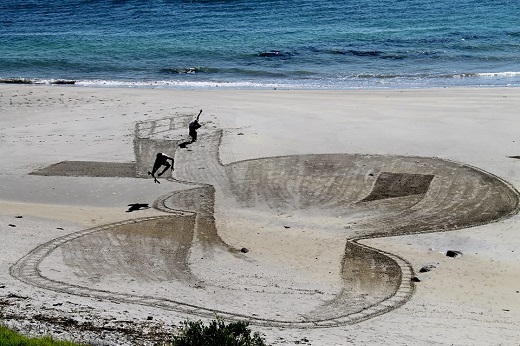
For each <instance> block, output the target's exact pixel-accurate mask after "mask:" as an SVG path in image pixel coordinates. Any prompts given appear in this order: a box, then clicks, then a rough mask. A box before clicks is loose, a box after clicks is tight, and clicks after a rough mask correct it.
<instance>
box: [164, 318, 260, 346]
mask: <svg viewBox="0 0 520 346" xmlns="http://www.w3.org/2000/svg"><path fill="white" fill-rule="evenodd" d="M170 345H171V346H191V345H198V346H213V345H220V346H265V345H266V344H265V341H264V339H263V338H262V337H261V336H260V334H259V333H257V332H255V333H251V330H250V329H249V323H248V322H245V321H237V322H231V323H229V324H226V323H225V322H224V321H223V320H222V318H220V317H218V316H217V317H216V318H215V319H214V320H212V321H211V322H210V323H209V324H208V325H204V324H203V323H202V321H201V320H198V321H184V322H183V325H182V327H181V328H180V331H179V333H178V334H177V335H176V336H174V337H173V338H172V341H171V344H170Z"/></svg>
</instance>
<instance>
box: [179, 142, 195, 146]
mask: <svg viewBox="0 0 520 346" xmlns="http://www.w3.org/2000/svg"><path fill="white" fill-rule="evenodd" d="M191 143H192V142H191V141H187V142H182V143H181V144H179V147H180V148H186V147H187V146H188V144H191Z"/></svg>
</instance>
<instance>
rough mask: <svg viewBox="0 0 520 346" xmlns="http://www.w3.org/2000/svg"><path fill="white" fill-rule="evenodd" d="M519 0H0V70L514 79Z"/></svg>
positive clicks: (319, 80)
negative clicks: (0, 0) (1, 0)
mask: <svg viewBox="0 0 520 346" xmlns="http://www.w3.org/2000/svg"><path fill="white" fill-rule="evenodd" d="M519 24H520V1H518V0H480V1H477V0H459V1H452V0H449V1H448V0H436V1H430V0H394V1H389V0H377V1H376V0H356V1H353V0H346V1H331V0H321V1H309V0H283V1H282V0H263V1H262V0H257V1H253V0H220V1H218V0H199V1H196V0H192V1H187V0H185V1H182V0H162V1H159V0H148V1H146V0H126V1H125V0H112V1H102V0H49V1H40V0H25V1H22V0H4V1H3V2H1V3H0V80H3V81H4V82H5V81H11V82H12V81H13V79H14V80H15V81H31V82H38V83H39V82H41V83H48V82H51V81H56V80H67V81H68V80H73V81H75V82H76V84H79V85H95V86H121V85H128V86H144V87H172V88H213V87H224V88H226V87H229V88H274V87H276V88H322V89H325V88H327V89H350V88H402V87H419V88H423V87H426V88H427V87H442V86H520V25H519Z"/></svg>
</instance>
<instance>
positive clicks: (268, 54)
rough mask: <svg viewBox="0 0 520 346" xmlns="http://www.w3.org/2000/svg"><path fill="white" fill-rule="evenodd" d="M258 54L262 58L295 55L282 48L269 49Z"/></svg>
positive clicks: (285, 57)
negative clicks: (283, 50)
mask: <svg viewBox="0 0 520 346" xmlns="http://www.w3.org/2000/svg"><path fill="white" fill-rule="evenodd" d="M257 55H258V56H259V57H262V58H283V59H288V58H290V57H291V56H293V54H292V53H289V52H282V51H281V50H269V51H266V52H260V53H258V54H257Z"/></svg>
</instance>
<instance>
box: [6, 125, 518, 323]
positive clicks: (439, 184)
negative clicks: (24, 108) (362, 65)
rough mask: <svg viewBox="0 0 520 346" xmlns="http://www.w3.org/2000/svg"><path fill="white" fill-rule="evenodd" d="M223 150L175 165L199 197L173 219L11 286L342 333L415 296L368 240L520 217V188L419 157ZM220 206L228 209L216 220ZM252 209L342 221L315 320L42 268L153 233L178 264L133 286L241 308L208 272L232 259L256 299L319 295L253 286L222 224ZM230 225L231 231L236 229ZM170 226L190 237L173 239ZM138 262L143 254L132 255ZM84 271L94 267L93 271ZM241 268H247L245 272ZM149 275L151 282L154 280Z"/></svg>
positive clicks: (171, 206)
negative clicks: (332, 289) (106, 284)
mask: <svg viewBox="0 0 520 346" xmlns="http://www.w3.org/2000/svg"><path fill="white" fill-rule="evenodd" d="M220 139H221V132H217V133H214V134H210V135H208V138H206V140H207V144H206V145H205V146H199V147H197V150H193V151H180V152H179V153H177V154H176V158H178V159H179V160H180V161H181V162H186V163H187V164H186V165H182V166H181V167H179V169H177V170H176V171H175V173H176V177H175V180H177V181H180V182H186V183H189V184H191V185H197V187H195V188H193V189H190V190H184V191H177V192H173V193H170V194H167V195H164V196H161V197H160V198H158V199H157V200H156V201H155V202H154V207H155V208H156V209H159V210H162V211H164V212H167V213H169V214H170V216H159V217H148V218H141V219H135V220H128V221H123V222H118V223H114V224H110V225H104V226H101V227H95V228H91V229H87V230H83V231H79V232H76V233H73V234H70V235H66V236H63V237H60V238H57V239H54V240H52V241H49V242H47V243H45V244H42V245H40V246H38V247H37V248H35V249H34V250H32V251H31V252H30V253H29V254H27V255H26V256H24V257H23V258H21V259H20V260H19V261H18V262H17V263H16V264H14V265H13V266H12V267H11V269H10V271H11V275H12V276H14V277H16V278H18V279H19V280H21V281H23V282H25V283H27V284H30V285H34V286H37V287H41V288H45V289H49V290H53V291H57V292H63V293H68V294H73V295H80V296H86V297H95V298H100V299H106V300H110V301H116V302H125V303H132V304H141V305H148V306H153V307H158V308H162V309H168V310H174V311H179V312H181V313H186V314H190V315H197V316H204V317H213V316H214V314H215V313H218V314H219V315H220V316H221V317H223V318H226V319H248V320H250V321H251V322H252V323H256V324H261V325H267V326H280V327H283V326H291V327H298V328H309V327H330V326H338V325H345V324H352V323H357V322H359V321H362V320H366V319H369V318H371V317H374V316H377V315H380V314H383V313H385V312H388V311H390V310H392V309H395V308H397V307H399V306H401V305H402V304H404V303H405V302H406V301H407V300H409V299H410V297H411V296H412V294H413V292H414V284H413V282H412V280H411V278H412V277H413V275H414V273H413V269H412V267H411V265H410V264H409V263H408V262H407V261H406V260H405V259H403V258H401V257H399V256H397V255H395V254H391V253H388V252H385V251H383V250H380V249H375V248H372V247H369V246H367V245H364V244H362V243H360V241H361V240H363V239H369V238H374V237H384V236H394V235H401V234H414V233H425V232H436V231H447V230H455V229H460V228H467V227H471V226H475V225H480V224H485V223H489V222H495V221H499V220H502V219H504V218H506V217H509V216H511V215H514V214H515V213H517V212H518V208H519V194H518V192H517V191H516V190H515V189H514V188H513V187H512V186H510V185H509V184H507V183H506V182H505V181H503V180H502V179H500V178H498V177H496V176H494V175H492V174H489V173H487V172H484V171H482V170H479V169H477V168H475V167H470V166H468V165H463V164H460V163H456V162H449V161H445V160H440V159H434V158H420V157H403V156H378V155H359V154H356V155H348V154H320V155H299V156H282V157H270V158H261V159H252V160H245V161H240V162H234V163H231V164H228V165H223V164H222V163H221V162H220V159H219V156H218V148H219V145H220ZM201 168H203V169H201ZM219 203H221V204H222V205H225V208H224V209H218V210H217V207H218V205H219ZM250 210H253V211H256V210H261V211H262V212H263V213H265V215H267V216H269V215H272V218H273V219H276V213H277V211H279V210H283V211H285V212H287V211H289V212H294V213H300V212H303V213H306V212H310V211H315V210H318V211H319V212H320V213H324V214H326V217H338V216H341V217H344V218H345V219H344V220H345V222H346V223H347V224H349V226H348V227H349V229H350V230H347V231H344V233H341V234H342V235H343V236H344V238H345V239H346V244H345V249H344V254H343V259H342V263H341V270H340V273H339V274H340V276H341V280H342V288H341V290H340V292H339V293H338V292H336V294H334V295H333V296H330V295H329V297H328V298H327V297H326V298H322V301H321V303H320V305H319V306H317V307H314V308H312V309H310V310H309V311H304V313H301V312H299V313H295V314H294V315H291V316H289V317H288V318H286V317H285V316H284V317H276V316H274V315H263V316H258V315H254V314H252V313H251V312H248V311H244V312H242V310H241V309H237V308H235V307H233V306H230V305H226V304H223V305H218V304H216V305H213V306H211V304H209V303H208V301H211V297H209V298H208V299H209V300H206V301H204V300H203V299H201V300H200V303H197V302H196V300H194V301H193V302H191V301H190V299H187V300H186V299H182V297H181V296H180V297H179V298H180V299H172V298H167V297H161V296H160V295H153V294H152V295H141V294H131V293H128V292H124V291H121V292H114V291H111V290H107V289H97V288H89V287H86V286H85V285H82V284H75V283H72V282H67V281H66V280H62V279H59V278H53V277H49V275H47V274H44V273H43V272H42V268H41V265H42V262H43V261H44V260H45V259H46V258H47V257H48V256H50V255H51V254H55V250H56V249H58V248H60V249H62V250H63V252H64V253H70V254H71V256H72V255H78V254H81V251H83V252H85V251H84V247H85V246H90V245H92V244H97V245H98V244H100V243H101V244H102V243H104V241H105V240H107V242H108V243H111V244H112V245H114V244H115V245H116V247H117V246H120V247H121V248H123V247H124V246H126V248H130V247H135V240H134V239H130V240H129V239H128V238H125V237H127V235H128V234H131V233H136V234H141V233H143V232H145V231H146V232H148V233H146V236H147V237H149V238H150V239H152V240H151V241H150V243H148V244H147V245H145V247H144V250H143V251H145V250H146V249H147V248H146V246H148V250H150V251H153V252H157V246H158V244H161V243H164V242H166V243H167V245H168V251H169V253H168V255H160V256H161V257H158V258H159V259H160V260H161V261H164V266H163V267H162V268H159V269H157V270H156V269H153V268H152V270H150V268H151V267H146V268H144V269H143V268H141V269H140V270H138V271H137V272H136V273H134V272H133V271H134V270H135V269H134V268H127V269H128V271H129V272H130V271H132V272H131V275H144V273H145V272H146V271H148V272H149V273H150V274H148V275H152V276H153V275H155V276H159V277H161V279H163V280H166V281H168V280H170V281H168V282H173V281H174V282H176V283H179V285H180V286H178V287H177V288H178V289H179V292H182V290H181V289H182V288H183V287H184V288H187V289H189V290H191V291H194V290H195V291H197V290H202V291H200V294H201V295H202V294H207V293H206V292H205V291H204V290H205V288H206V287H208V288H211V289H213V290H216V291H217V292H220V293H221V294H223V295H225V294H230V293H231V294H235V295H237V296H239V297H243V296H240V294H242V292H239V289H236V288H234V287H228V286H226V285H225V282H224V283H223V281H221V280H220V277H221V276H222V277H223V276H225V275H226V273H225V272H224V269H222V268H220V267H219V266H216V267H217V268H214V269H213V270H215V271H216V274H215V277H213V278H207V277H206V276H209V275H210V272H209V271H205V270H206V269H205V268H206V267H208V263H210V264H209V266H211V265H212V263H219V262H218V260H219V259H221V258H226V259H227V260H228V261H231V262H232V263H234V266H231V268H232V269H236V271H237V277H239V278H241V279H244V280H245V281H247V282H248V283H249V284H250V286H249V287H250V288H251V287H252V288H253V290H252V292H251V293H250V294H258V295H259V296H260V297H264V298H265V297H266V294H270V295H267V297H271V298H272V297H275V298H273V299H276V297H277V296H280V297H286V298H287V299H290V297H292V296H295V297H297V299H302V297H304V298H305V295H308V296H309V295H310V296H311V297H314V296H317V295H313V294H310V293H308V292H304V293H302V292H296V291H295V290H292V288H290V287H286V288H278V289H277V290H275V291H273V292H271V293H265V292H263V291H260V290H259V289H258V290H257V291H254V289H255V287H260V286H261V283H262V282H264V281H262V280H265V278H260V279H259V278H258V277H255V278H251V277H250V276H248V273H247V268H249V267H247V265H246V264H247V263H249V262H251V261H252V260H251V259H249V258H248V256H246V255H244V254H242V253H240V252H239V251H237V249H236V246H232V245H230V244H229V243H227V242H226V241H225V240H223V239H222V238H221V237H220V236H219V234H218V232H217V226H216V220H215V218H216V217H218V218H219V219H221V220H233V218H234V217H237V216H238V217H240V218H244V219H248V217H251V216H250V214H247V213H246V212H248V211H250ZM353 215H356V218H354V217H353ZM267 219H269V217H268V218H267ZM172 225H173V226H172ZM229 226H230V227H231V228H233V225H232V224H230V225H229ZM172 227H173V228H175V229H182V230H184V231H183V232H173V233H172V232H171V231H170V230H171V229H172ZM350 227H351V228H350ZM149 232H153V234H151V235H150V234H149ZM190 232H191V233H190ZM336 236H337V234H336ZM179 244H180V245H179ZM112 245H111V246H112ZM172 249H173V250H172ZM170 250H171V251H170ZM193 253H196V254H197V256H202V257H201V259H202V258H204V261H205V262H202V261H199V260H198V259H197V261H195V260H194V259H193V258H192V257H193ZM96 255H99V254H94V256H96ZM272 255H273V256H277V255H279V254H276V253H273V254H272ZM107 256H108V255H107ZM110 256H113V255H110ZM110 256H108V257H102V256H101V258H93V257H85V258H82V259H77V258H69V259H68V260H69V261H72V262H71V263H73V264H75V265H78V264H80V265H84V266H85V268H84V272H83V274H85V273H87V274H89V273H90V272H89V270H90V271H92V270H94V269H93V268H94V267H95V270H100V268H101V269H104V270H108V271H109V270H110V268H109V267H108V266H114V263H108V265H105V266H103V263H101V262H100V261H101V260H107V259H108V261H109V262H110V261H113V260H118V261H120V262H118V264H121V263H124V258H123V257H121V258H117V259H114V257H110ZM132 256H139V254H136V253H132ZM154 256H159V255H156V254H154ZM190 256H191V257H190ZM72 257H73V256H72ZM141 259H142V260H143V261H146V260H148V259H149V258H148V257H142V258H141ZM153 259H157V257H153ZM80 260H81V261H83V262H82V263H80V262H79V261H80ZM248 261H249V262H248ZM87 262H88V263H89V265H88V266H86V265H85V263H87ZM242 266H244V267H245V268H246V269H244V270H243V272H240V267H242ZM145 269H146V270H145ZM154 270H155V271H154ZM219 270H220V272H219ZM96 274H99V273H98V272H96ZM85 275H86V274H85ZM129 275H130V274H129ZM255 275H256V274H255ZM152 276H150V277H149V278H148V279H153V277H152ZM251 283H252V286H251ZM304 283H305V282H304ZM181 286H182V287H181ZM246 291H247V288H246ZM184 292H188V291H184ZM179 295H181V294H179ZM284 295H285V296H284ZM367 296H369V298H366V297H367ZM280 299H281V298H280ZM295 299H296V298H295ZM228 303H229V302H228Z"/></svg>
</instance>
